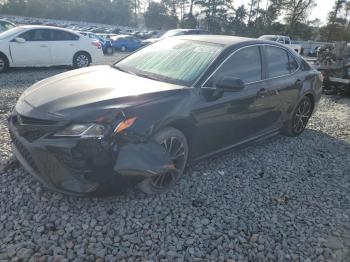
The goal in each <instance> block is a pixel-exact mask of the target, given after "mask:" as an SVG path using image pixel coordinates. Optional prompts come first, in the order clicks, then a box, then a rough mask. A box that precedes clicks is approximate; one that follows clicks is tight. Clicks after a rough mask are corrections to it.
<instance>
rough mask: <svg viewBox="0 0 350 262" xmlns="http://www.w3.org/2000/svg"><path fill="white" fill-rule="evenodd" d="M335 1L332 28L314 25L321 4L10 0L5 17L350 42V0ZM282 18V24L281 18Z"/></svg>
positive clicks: (2, 9)
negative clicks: (314, 11) (312, 18)
mask: <svg viewBox="0 0 350 262" xmlns="http://www.w3.org/2000/svg"><path fill="white" fill-rule="evenodd" d="M333 1H335V4H334V8H333V10H330V13H329V17H328V24H327V25H326V26H323V27H320V19H315V20H313V21H310V20H309V19H308V16H309V14H310V13H311V11H312V9H313V8H314V7H315V5H316V0H268V1H265V0H248V1H247V2H248V4H247V5H246V6H244V5H241V6H236V5H235V1H234V0H160V1H153V0H60V1H57V0H5V2H4V3H2V4H1V1H0V13H4V14H13V15H23V16H32V17H42V18H52V19H66V20H78V21H88V22H98V23H107V24H115V25H124V26H134V27H140V28H142V27H146V28H148V29H159V30H167V29H172V28H194V27H202V28H205V29H208V30H209V31H211V32H212V33H218V34H230V35H240V36H249V37H257V36H260V35H263V34H283V35H289V36H291V37H292V38H293V39H302V40H309V39H318V40H324V41H332V40H349V41H350V33H349V30H350V25H349V19H348V18H349V17H348V16H349V15H350V0H333ZM281 17H283V19H281Z"/></svg>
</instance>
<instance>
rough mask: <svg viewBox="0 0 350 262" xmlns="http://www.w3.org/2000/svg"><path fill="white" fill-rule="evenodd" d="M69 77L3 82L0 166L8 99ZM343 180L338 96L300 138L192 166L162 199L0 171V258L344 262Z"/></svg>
mask: <svg viewBox="0 0 350 262" xmlns="http://www.w3.org/2000/svg"><path fill="white" fill-rule="evenodd" d="M108 59H112V58H108ZM113 59H114V58H113ZM65 70H67V69H66V68H51V69H21V70H12V71H10V72H9V73H7V74H3V75H0V97H1V99H0V144H1V148H0V159H1V161H2V162H3V163H4V162H6V160H7V159H9V158H10V157H11V150H10V143H9V135H8V133H7V124H6V117H7V116H8V115H9V113H10V111H11V109H12V107H13V106H14V104H15V102H16V99H17V98H18V97H19V95H20V94H21V93H22V92H23V90H24V89H25V88H27V87H28V86H29V85H31V84H33V83H34V82H35V81H37V80H40V79H42V78H45V77H48V76H51V75H55V74H57V73H60V72H62V71H65ZM349 175H350V100H349V99H347V98H342V99H340V98H338V97H325V98H323V99H322V101H321V104H320V107H319V111H318V113H317V114H316V115H315V116H314V117H313V118H312V120H311V123H310V124H309V126H308V129H307V131H306V132H305V133H304V134H303V135H302V136H301V137H298V138H287V137H283V136H277V137H275V138H272V139H269V140H266V141H263V142H260V143H258V144H255V145H251V146H249V147H246V148H244V149H240V150H236V151H232V152H229V153H226V154H223V155H220V156H218V157H216V158H211V159H208V160H205V161H201V162H198V163H196V164H193V165H192V166H190V167H189V169H188V171H187V174H186V176H185V177H184V179H183V180H182V181H181V182H180V183H179V185H177V187H176V188H174V189H173V190H171V191H170V192H168V193H166V194H162V195H157V196H145V195H143V194H141V193H138V192H135V191H133V190H130V192H129V193H128V194H126V195H123V196H116V197H109V198H76V197H68V196H64V195H61V194H56V193H52V192H50V191H47V190H46V189H45V188H43V187H42V186H41V185H40V184H39V183H37V182H36V181H35V180H34V179H32V177H31V176H30V175H28V174H27V173H26V172H25V171H24V170H23V169H22V168H20V167H19V166H18V164H17V163H16V162H14V163H12V164H10V165H7V168H6V169H5V170H4V171H3V172H0V260H4V261H8V260H12V261H28V260H30V261H55V262H56V261H231V262H232V261H350V194H349V191H350V176H349Z"/></svg>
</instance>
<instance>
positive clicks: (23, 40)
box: [15, 37, 26, 44]
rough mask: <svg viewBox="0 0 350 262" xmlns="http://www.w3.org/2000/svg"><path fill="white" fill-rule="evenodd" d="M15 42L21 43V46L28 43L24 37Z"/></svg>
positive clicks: (16, 39) (17, 38)
mask: <svg viewBox="0 0 350 262" xmlns="http://www.w3.org/2000/svg"><path fill="white" fill-rule="evenodd" d="M15 41H16V43H19V44H24V43H25V42H26V40H25V39H24V38H22V37H16V38H15Z"/></svg>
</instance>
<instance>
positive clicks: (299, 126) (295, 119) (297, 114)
mask: <svg viewBox="0 0 350 262" xmlns="http://www.w3.org/2000/svg"><path fill="white" fill-rule="evenodd" d="M312 110H313V103H312V100H311V98H310V97H308V96H305V97H304V98H303V99H302V100H301V101H300V102H299V104H298V105H297V107H296V109H295V110H294V112H293V115H292V118H291V119H290V120H289V121H288V123H287V125H286V127H285V129H284V134H285V135H287V136H292V137H295V136H299V135H301V134H302V133H303V132H304V130H305V128H306V125H307V124H308V122H309V120H310V117H311V115H312Z"/></svg>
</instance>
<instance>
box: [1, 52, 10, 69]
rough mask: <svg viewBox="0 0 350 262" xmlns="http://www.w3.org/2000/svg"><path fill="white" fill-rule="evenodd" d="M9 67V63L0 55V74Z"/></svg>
mask: <svg viewBox="0 0 350 262" xmlns="http://www.w3.org/2000/svg"><path fill="white" fill-rule="evenodd" d="M8 67H9V62H8V60H7V57H6V56H4V55H2V54H0V73H3V72H5V71H6V70H7V69H8Z"/></svg>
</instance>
